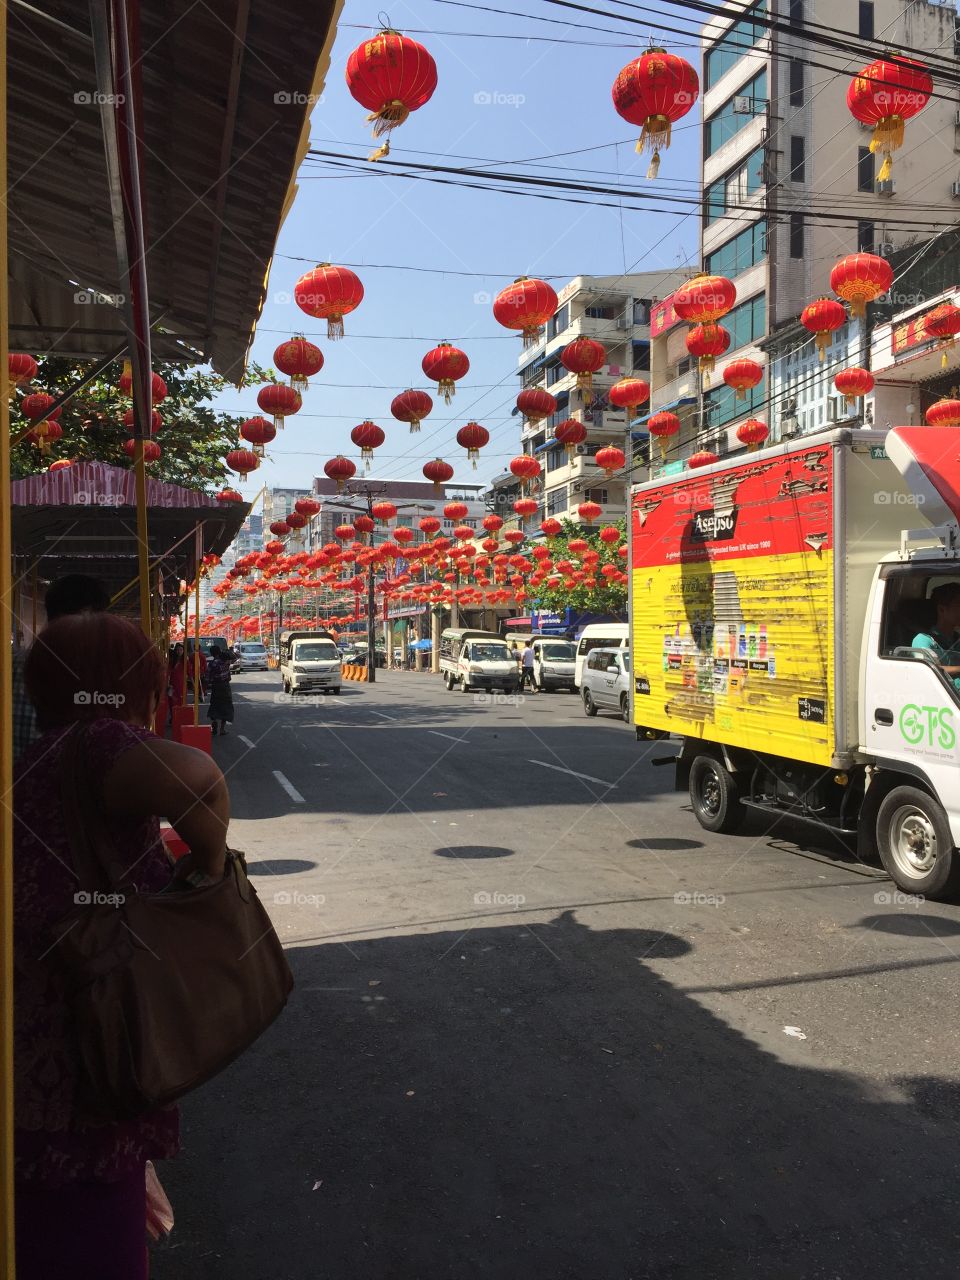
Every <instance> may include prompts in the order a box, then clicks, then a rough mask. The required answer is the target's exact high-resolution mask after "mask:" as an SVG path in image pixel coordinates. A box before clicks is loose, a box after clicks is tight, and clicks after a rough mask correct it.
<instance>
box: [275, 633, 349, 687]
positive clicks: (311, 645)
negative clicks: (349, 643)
mask: <svg viewBox="0 0 960 1280" xmlns="http://www.w3.org/2000/svg"><path fill="white" fill-rule="evenodd" d="M280 676H281V678H282V680H283V691H284V693H319V692H320V691H321V690H322V691H323V692H324V693H339V692H340V685H341V681H342V679H343V672H342V669H341V666H340V650H339V649H338V648H337V646H336V642H335V641H334V638H333V636H332V635H331V634H330V632H329V631H281V633H280Z"/></svg>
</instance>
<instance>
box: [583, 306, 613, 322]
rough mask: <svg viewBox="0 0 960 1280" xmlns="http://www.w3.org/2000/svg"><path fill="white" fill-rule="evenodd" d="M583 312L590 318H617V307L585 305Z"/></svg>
mask: <svg viewBox="0 0 960 1280" xmlns="http://www.w3.org/2000/svg"><path fill="white" fill-rule="evenodd" d="M583 314H584V315H585V316H587V317H588V318H589V319H590V320H616V318H617V309H616V307H584V309H583Z"/></svg>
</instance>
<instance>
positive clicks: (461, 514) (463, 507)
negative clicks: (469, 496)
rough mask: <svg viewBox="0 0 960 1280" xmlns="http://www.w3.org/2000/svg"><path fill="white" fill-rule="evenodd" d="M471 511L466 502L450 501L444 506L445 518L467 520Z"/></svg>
mask: <svg viewBox="0 0 960 1280" xmlns="http://www.w3.org/2000/svg"><path fill="white" fill-rule="evenodd" d="M469 511H470V508H469V507H468V506H467V504H466V503H465V502H448V503H447V505H446V506H445V507H444V508H443V515H444V519H446V520H453V521H454V522H456V521H458V520H465V519H466V518H467V514H468V513H469Z"/></svg>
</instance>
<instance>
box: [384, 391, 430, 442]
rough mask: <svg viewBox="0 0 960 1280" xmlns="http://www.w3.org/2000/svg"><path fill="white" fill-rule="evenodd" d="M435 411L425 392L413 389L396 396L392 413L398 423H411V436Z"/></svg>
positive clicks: (392, 405)
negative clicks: (431, 412)
mask: <svg viewBox="0 0 960 1280" xmlns="http://www.w3.org/2000/svg"><path fill="white" fill-rule="evenodd" d="M432 409H433V401H432V400H431V398H430V397H429V396H428V395H427V393H426V392H425V391H416V390H414V389H413V388H412V387H411V388H409V389H408V390H407V391H401V392H400V394H399V395H398V396H394V398H393V401H392V403H391V405H390V412H391V413H392V414H393V416H394V417H395V418H396V419H397V421H398V422H409V423H410V434H411V435H412V434H413V432H414V431H419V430H420V423H421V422H422V421H423V419H424V418H425V417H426V416H427V414H428V413H430V411H431V410H432Z"/></svg>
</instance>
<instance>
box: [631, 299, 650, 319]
mask: <svg viewBox="0 0 960 1280" xmlns="http://www.w3.org/2000/svg"><path fill="white" fill-rule="evenodd" d="M650 310H651V302H650V299H649V298H634V300H633V323H634V324H649V323H650Z"/></svg>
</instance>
